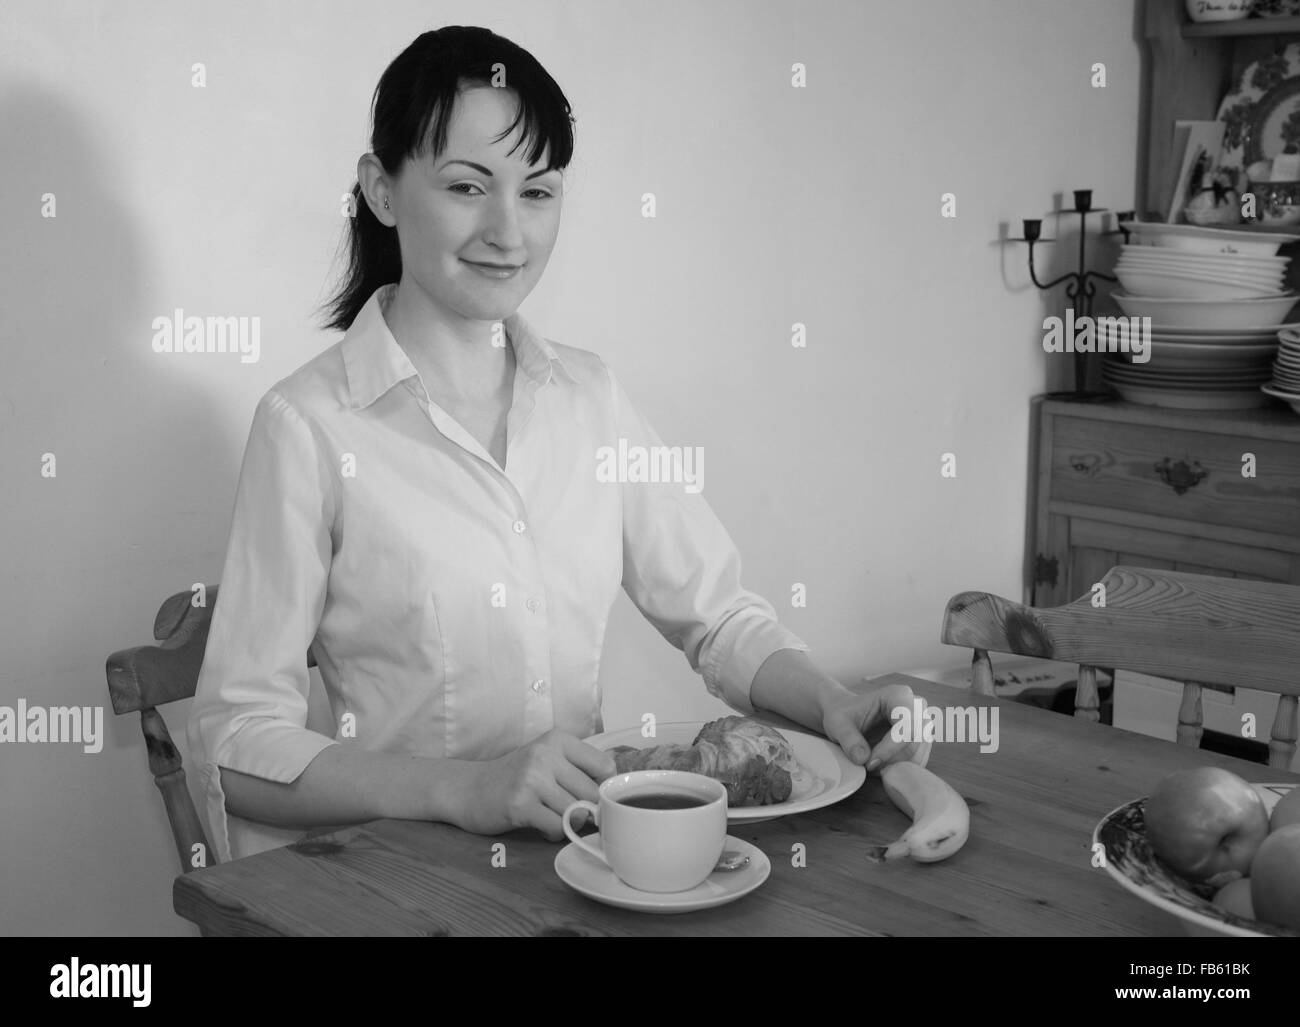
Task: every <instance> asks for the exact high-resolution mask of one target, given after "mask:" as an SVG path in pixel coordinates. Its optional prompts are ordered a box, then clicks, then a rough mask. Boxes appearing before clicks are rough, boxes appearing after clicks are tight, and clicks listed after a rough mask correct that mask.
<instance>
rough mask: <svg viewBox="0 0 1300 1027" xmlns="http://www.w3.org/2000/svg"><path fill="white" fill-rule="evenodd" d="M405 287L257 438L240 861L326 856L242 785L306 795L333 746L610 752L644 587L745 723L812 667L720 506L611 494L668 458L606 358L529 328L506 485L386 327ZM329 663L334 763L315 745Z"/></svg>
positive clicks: (222, 640)
mask: <svg viewBox="0 0 1300 1027" xmlns="http://www.w3.org/2000/svg"><path fill="white" fill-rule="evenodd" d="M395 288H396V286H395V285H386V286H383V287H381V288H380V289H378V290H376V292H375V293H374V295H372V296H371V298H370V300H369V301H368V302H367V303H366V305H365V307H364V308H363V309H362V311H361V312H360V314H358V316H357V318H356V321H355V322H354V323H353V325H352V327H351V328H350V329H349V330H348V332H347V333H346V334H345V336H344V338H343V339H342V340H341V341H340V342H339V343H337V344H336V345H334V346H332V347H330V348H329V349H327V350H325V351H324V352H323V353H321V354H320V355H319V356H317V357H316V358H314V359H313V360H311V361H309V362H308V363H307V364H305V365H304V366H302V367H301V368H299V369H298V370H297V371H295V372H294V373H293V374H291V375H289V376H288V377H287V378H285V379H283V380H281V381H280V382H278V383H276V384H275V385H274V386H273V387H272V388H271V390H270V391H269V392H267V393H266V395H265V396H263V397H262V399H261V401H260V402H259V403H258V406H257V410H256V412H255V414H254V416H253V424H252V429H251V431H250V433H249V438H248V444H247V447H246V449H245V451H244V459H243V464H242V466H241V468H240V472H239V483H238V487H237V491H236V496H235V506H234V515H233V520H232V524H231V529H230V541H229V545H228V548H227V551H226V559H225V565H224V568H223V570H222V575H221V581H220V591H219V594H218V598H217V601H216V605H215V608H214V610H213V616H212V624H211V631H210V633H209V636H208V642H207V650H206V655H205V657H204V661H203V667H202V671H201V672H200V675H199V682H198V690H197V693H196V695H195V699H194V704H193V707H192V709H191V713H190V721H189V731H188V738H189V745H190V755H191V758H192V759H193V760H194V761H195V764H196V766H197V767H198V769H199V781H200V784H201V787H202V791H203V795H204V801H205V803H206V814H207V819H208V822H209V827H210V830H211V838H212V843H213V845H214V846H215V848H216V854H217V857H218V859H220V860H221V861H222V862H225V861H228V860H230V859H232V858H238V857H240V856H244V855H250V854H252V853H253V852H257V851H260V850H262V849H265V848H270V847H273V846H276V845H283V844H286V843H288V842H290V841H292V840H294V839H295V838H297V837H300V836H301V834H302V833H303V832H302V830H301V829H295V830H286V829H276V828H272V827H269V826H267V825H261V824H254V823H252V822H250V821H246V820H242V819H241V818H239V817H236V816H233V815H231V816H229V817H228V816H227V814H226V810H225V796H224V794H223V793H222V790H221V779H220V774H219V773H218V770H217V768H218V767H228V768H230V769H232V770H237V771H241V772H243V773H246V774H252V775H255V776H257V777H262V778H267V779H269V780H272V781H281V782H286V783H287V782H292V781H293V780H294V779H295V778H297V777H298V775H299V774H301V773H302V771H303V770H304V769H305V768H306V767H307V765H308V764H309V763H310V762H311V761H312V759H313V758H315V756H316V755H317V754H318V753H319V752H320V751H321V750H322V749H324V748H325V747H326V746H329V745H336V744H340V745H359V746H362V747H363V748H366V749H371V750H377V751H383V752H400V753H410V754H413V755H419V756H427V757H451V758H457V759H477V760H488V759H495V758H496V757H498V756H502V755H504V754H506V753H508V752H510V751H512V750H514V749H517V748H519V747H520V746H522V745H524V744H526V743H527V742H529V741H530V740H532V739H533V738H535V737H537V736H538V735H540V734H543V733H544V732H546V731H548V730H550V729H551V728H553V727H558V728H562V729H564V730H566V731H570V732H572V733H573V734H575V735H577V736H579V737H586V736H589V735H591V734H593V733H598V732H600V731H601V730H603V724H602V721H601V715H600V701H601V697H600V689H599V687H598V685H597V672H598V669H599V663H600V654H601V648H602V644H603V639H604V633H605V625H606V622H607V620H608V617H609V612H610V608H611V606H612V604H613V601H614V599H615V598H616V597H617V594H618V593H617V589H618V588H619V586H620V585H621V586H622V588H623V590H624V591H625V592H626V593H627V594H628V596H629V598H631V600H632V601H633V602H634V603H635V604H636V606H637V607H638V608H639V609H640V610H641V612H642V613H643V614H644V615H645V617H646V618H647V619H648V620H649V621H650V622H651V623H652V624H653V625H654V626H655V627H656V628H657V629H658V630H659V632H660V633H661V634H662V635H663V636H664V637H665V638H666V639H667V640H668V641H669V642H671V643H672V644H673V645H674V646H676V647H677V648H679V649H681V650H682V651H683V652H684V653H685V654H686V658H687V660H688V661H689V663H690V666H691V669H692V670H695V671H696V672H697V673H699V674H701V676H702V677H703V679H704V683H705V686H706V687H707V688H708V690H709V691H710V692H711V693H712V694H713V695H715V696H717V697H719V698H720V699H722V700H723V701H724V702H726V703H727V704H728V705H730V706H731V707H732V708H734V709H736V710H739V711H741V712H752V709H753V707H752V706H751V704H750V701H749V688H750V685H751V683H752V682H753V679H754V675H755V673H756V672H757V671H758V668H759V667H760V666H761V665H762V663H763V661H764V660H766V659H767V657H768V656H770V655H771V654H772V653H773V652H775V651H777V650H778V649H797V650H801V651H804V652H807V651H808V646H807V645H806V644H805V643H804V642H802V641H801V640H800V639H799V638H797V637H796V636H795V635H794V634H793V633H791V632H790V631H789V630H788V629H786V628H785V627H784V626H782V625H781V624H780V623H778V621H777V620H776V616H775V613H774V610H773V608H772V607H771V605H769V604H768V603H767V602H766V601H765V600H764V599H763V598H761V597H760V596H758V595H756V594H754V593H752V592H748V591H746V590H745V589H744V587H743V586H742V585H741V583H740V569H741V562H740V556H739V554H738V553H737V552H736V548H735V545H734V543H733V542H732V540H731V537H730V536H729V535H728V533H727V531H726V529H725V528H724V527H723V526H722V524H721V523H720V522H719V521H718V519H717V517H716V516H715V515H714V513H713V511H712V509H711V508H710V507H709V505H708V503H707V502H705V500H704V498H703V495H702V494H700V493H699V491H698V490H694V489H692V487H690V486H688V485H684V484H682V483H672V482H663V481H658V482H642V481H632V480H616V481H613V482H610V481H608V480H607V477H608V476H607V475H604V474H598V473H597V464H598V462H599V460H598V451H599V450H600V449H601V447H606V446H608V447H611V449H612V450H613V451H615V452H618V451H620V443H621V444H622V445H623V446H625V447H626V450H627V451H634V447H638V446H643V447H658V446H662V445H663V443H662V441H661V440H660V438H659V436H658V435H657V434H656V433H655V431H654V429H653V428H652V427H651V426H650V424H649V423H648V422H647V421H646V420H645V419H644V418H643V417H641V415H640V414H638V412H637V411H636V409H635V408H634V407H633V406H632V404H631V402H630V401H629V400H628V397H627V395H626V394H625V393H624V391H623V389H622V387H621V386H620V385H619V383H618V381H617V380H616V379H615V378H614V375H613V372H612V371H610V369H609V368H608V367H607V366H606V365H605V363H604V361H602V360H601V359H600V357H599V356H597V355H596V354H594V353H591V352H588V351H586V350H581V349H576V348H574V347H571V346H562V345H559V344H557V343H551V342H549V341H548V340H546V339H543V338H541V337H540V336H538V335H537V334H536V333H535V332H534V331H533V330H532V328H531V327H530V326H529V325H528V324H527V322H525V321H524V319H523V318H522V317H521V316H520V315H519V314H514V315H513V316H511V317H509V318H507V319H506V321H505V322H504V324H505V329H506V333H507V337H508V341H509V344H510V345H512V346H513V347H514V351H515V357H516V369H515V381H514V399H513V406H512V408H511V410H510V413H509V417H508V421H507V450H506V454H507V455H506V466H505V469H502V468H501V467H499V466H497V464H496V461H495V460H494V459H493V458H492V456H491V455H490V454H489V453H487V452H486V451H485V450H484V449H483V447H482V446H481V445H480V444H479V443H478V442H477V441H476V440H475V439H474V438H473V437H472V436H471V435H470V434H469V433H468V432H466V431H465V429H464V428H462V427H461V426H460V425H459V424H458V423H457V422H456V421H455V420H453V419H452V418H451V417H450V416H449V415H448V414H447V413H446V412H445V411H443V410H442V409H441V408H440V407H439V406H437V405H436V404H435V403H433V402H431V401H430V400H429V399H428V397H427V394H426V393H425V390H424V388H423V383H422V381H421V379H420V376H419V375H418V373H417V372H416V370H415V368H414V366H413V365H412V364H411V362H410V360H409V359H408V357H407V356H406V353H405V352H404V351H403V350H402V348H401V347H400V346H399V345H398V344H397V340H396V339H394V337H393V335H392V333H391V332H390V331H389V329H388V325H387V322H386V321H385V320H384V316H383V312H382V308H381V302H383V303H386V302H387V299H388V297H389V295H390V292H391V290H394V289H395ZM606 467H608V464H606ZM620 477H621V478H629V477H632V476H631V475H622V476H620ZM603 479H604V480H603ZM309 646H310V647H311V651H312V653H313V654H314V656H315V658H316V661H317V664H318V665H319V667H320V675H321V680H322V682H323V683H324V686H325V690H326V693H327V695H328V698H329V703H330V707H331V709H332V712H333V714H334V719H335V721H336V723H337V724H338V728H337V729H336V734H335V737H334V738H329V737H326V736H325V735H322V734H318V733H316V732H314V731H311V730H308V729H307V728H306V726H305V724H306V721H307V696H308V688H309V678H308V669H307V663H306V653H307V651H308V647H309Z"/></svg>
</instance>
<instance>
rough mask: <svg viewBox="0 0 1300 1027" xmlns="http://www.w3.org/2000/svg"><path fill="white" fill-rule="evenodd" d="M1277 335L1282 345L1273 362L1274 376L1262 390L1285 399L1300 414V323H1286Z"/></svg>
mask: <svg viewBox="0 0 1300 1027" xmlns="http://www.w3.org/2000/svg"><path fill="white" fill-rule="evenodd" d="M1277 337H1278V339H1279V340H1280V342H1281V346H1280V348H1279V349H1278V351H1277V360H1276V361H1275V362H1274V363H1273V376H1272V378H1271V380H1270V381H1269V383H1268V384H1267V385H1264V386H1262V391H1263V392H1265V393H1267V394H1268V395H1270V396H1276V397H1277V398H1278V399H1281V400H1285V401H1286V402H1287V403H1289V404H1291V409H1292V410H1294V411H1295V412H1296V413H1297V414H1300V325H1286V326H1285V327H1283V328H1282V329H1281V330H1280V331H1279V332H1278V333H1277Z"/></svg>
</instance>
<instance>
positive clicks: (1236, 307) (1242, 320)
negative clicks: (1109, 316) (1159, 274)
mask: <svg viewBox="0 0 1300 1027" xmlns="http://www.w3.org/2000/svg"><path fill="white" fill-rule="evenodd" d="M1111 296H1112V298H1113V299H1114V300H1115V302H1116V303H1118V304H1119V306H1120V309H1121V310H1123V311H1124V313H1125V314H1127V315H1128V316H1129V317H1149V318H1151V323H1152V325H1159V326H1160V327H1161V328H1180V327H1181V328H1200V329H1203V330H1205V329H1211V328H1215V329H1219V330H1220V331H1223V330H1229V331H1232V330H1236V329H1241V328H1247V327H1249V328H1259V329H1264V328H1267V329H1273V328H1276V327H1277V326H1278V325H1280V324H1281V323H1282V322H1283V321H1285V320H1286V316H1287V314H1289V313H1290V312H1291V308H1292V307H1294V306H1295V305H1296V302H1297V301H1300V296H1297V295H1296V294H1295V293H1287V294H1285V295H1283V296H1277V297H1272V298H1265V299H1246V300H1193V299H1169V298H1168V297H1163V296H1129V295H1127V294H1126V293H1120V292H1115V293H1111Z"/></svg>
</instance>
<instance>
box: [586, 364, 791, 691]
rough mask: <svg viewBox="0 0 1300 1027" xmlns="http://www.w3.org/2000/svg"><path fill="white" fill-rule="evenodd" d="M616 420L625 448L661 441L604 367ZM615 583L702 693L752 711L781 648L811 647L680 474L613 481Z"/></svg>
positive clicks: (650, 447)
mask: <svg viewBox="0 0 1300 1027" xmlns="http://www.w3.org/2000/svg"><path fill="white" fill-rule="evenodd" d="M605 371H606V373H607V374H608V375H609V382H610V390H611V393H612V402H613V404H614V411H615V418H614V421H615V425H616V427H617V431H618V435H619V439H615V440H613V442H612V445H613V446H614V447H615V448H616V449H617V448H619V447H620V440H625V444H626V450H627V452H628V453H629V454H631V453H635V452H637V447H646V451H647V452H649V453H655V452H658V451H659V450H657V448H656V447H660V446H663V444H664V443H663V441H662V440H661V439H660V437H659V435H658V434H657V433H656V432H655V430H654V428H653V427H651V425H650V423H649V422H648V421H646V419H645V418H644V417H642V416H641V414H640V413H639V412H638V411H637V410H636V408H635V407H634V406H633V404H632V402H631V400H630V399H629V398H628V396H627V393H626V392H624V390H623V387H622V385H621V384H620V383H619V382H618V380H617V378H616V377H615V376H614V373H613V371H612V370H610V369H609V367H608V366H606V367H605ZM621 488H622V496H623V581H622V584H623V590H624V591H625V592H626V593H627V595H628V598H630V599H631V600H632V602H633V603H635V604H636V606H637V608H638V609H639V610H640V611H641V613H642V614H643V615H644V616H645V617H646V619H647V620H649V621H650V623H651V624H653V625H654V626H655V628H656V629H657V630H658V631H659V633H660V634H661V635H663V636H664V638H665V639H667V640H668V641H669V642H671V643H672V644H673V645H674V646H676V647H677V648H678V649H681V650H682V652H683V653H685V655H686V658H687V660H688V662H689V663H690V665H691V669H692V670H694V671H696V672H697V673H699V674H700V675H701V676H702V677H703V679H704V683H705V687H706V688H708V690H709V692H710V693H712V694H713V695H715V696H717V697H718V698H719V699H721V700H722V701H723V702H725V703H726V704H727V705H728V706H730V707H732V708H733V709H736V710H740V711H741V712H744V713H752V712H753V711H754V707H753V703H752V702H751V700H750V686H751V685H752V684H753V682H754V675H755V674H757V673H758V669H759V667H761V666H762V664H763V661H764V660H766V659H767V658H768V657H769V656H771V655H772V654H773V653H774V652H776V651H778V650H780V649H795V650H798V651H800V652H808V651H809V646H808V645H807V644H806V643H804V642H803V641H802V640H801V639H800V638H799V637H798V636H797V635H795V634H794V633H793V632H792V631H790V630H789V629H787V628H786V627H784V626H783V625H782V624H781V623H780V622H779V621H778V620H777V618H776V612H775V610H774V609H773V607H772V606H771V604H770V603H768V602H767V601H766V600H765V599H763V597H762V596H759V595H757V594H755V593H753V592H750V591H748V590H747V589H745V588H744V587H743V586H742V584H741V581H740V571H741V561H740V553H739V552H738V551H737V550H736V546H735V543H734V542H733V541H732V539H731V536H730V535H729V534H728V533H727V530H726V528H724V527H723V525H722V522H721V521H719V520H718V517H717V515H716V514H714V512H713V510H712V508H711V507H710V506H709V504H708V503H707V502H706V501H705V499H704V496H703V494H702V492H688V491H686V488H685V486H684V483H683V482H633V481H624V482H622V484H621Z"/></svg>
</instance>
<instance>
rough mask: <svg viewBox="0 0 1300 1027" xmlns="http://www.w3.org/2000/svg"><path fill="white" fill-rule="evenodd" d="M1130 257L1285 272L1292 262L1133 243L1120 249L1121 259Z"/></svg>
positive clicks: (1184, 263) (1173, 262)
mask: <svg viewBox="0 0 1300 1027" xmlns="http://www.w3.org/2000/svg"><path fill="white" fill-rule="evenodd" d="M1129 257H1135V258H1138V259H1144V260H1160V261H1166V262H1168V263H1171V264H1183V265H1186V266H1189V267H1190V266H1195V265H1206V266H1215V267H1219V266H1222V267H1236V268H1243V269H1244V268H1250V269H1253V270H1265V271H1281V270H1285V268H1286V266H1287V264H1288V263H1290V260H1291V258H1290V257H1246V256H1243V255H1241V254H1235V255H1234V254H1224V253H1189V252H1187V251H1186V250H1171V249H1170V248H1169V247H1168V246H1136V245H1133V244H1131V243H1130V244H1129V245H1127V246H1121V247H1120V259H1121V260H1124V259H1127V258H1129Z"/></svg>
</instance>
